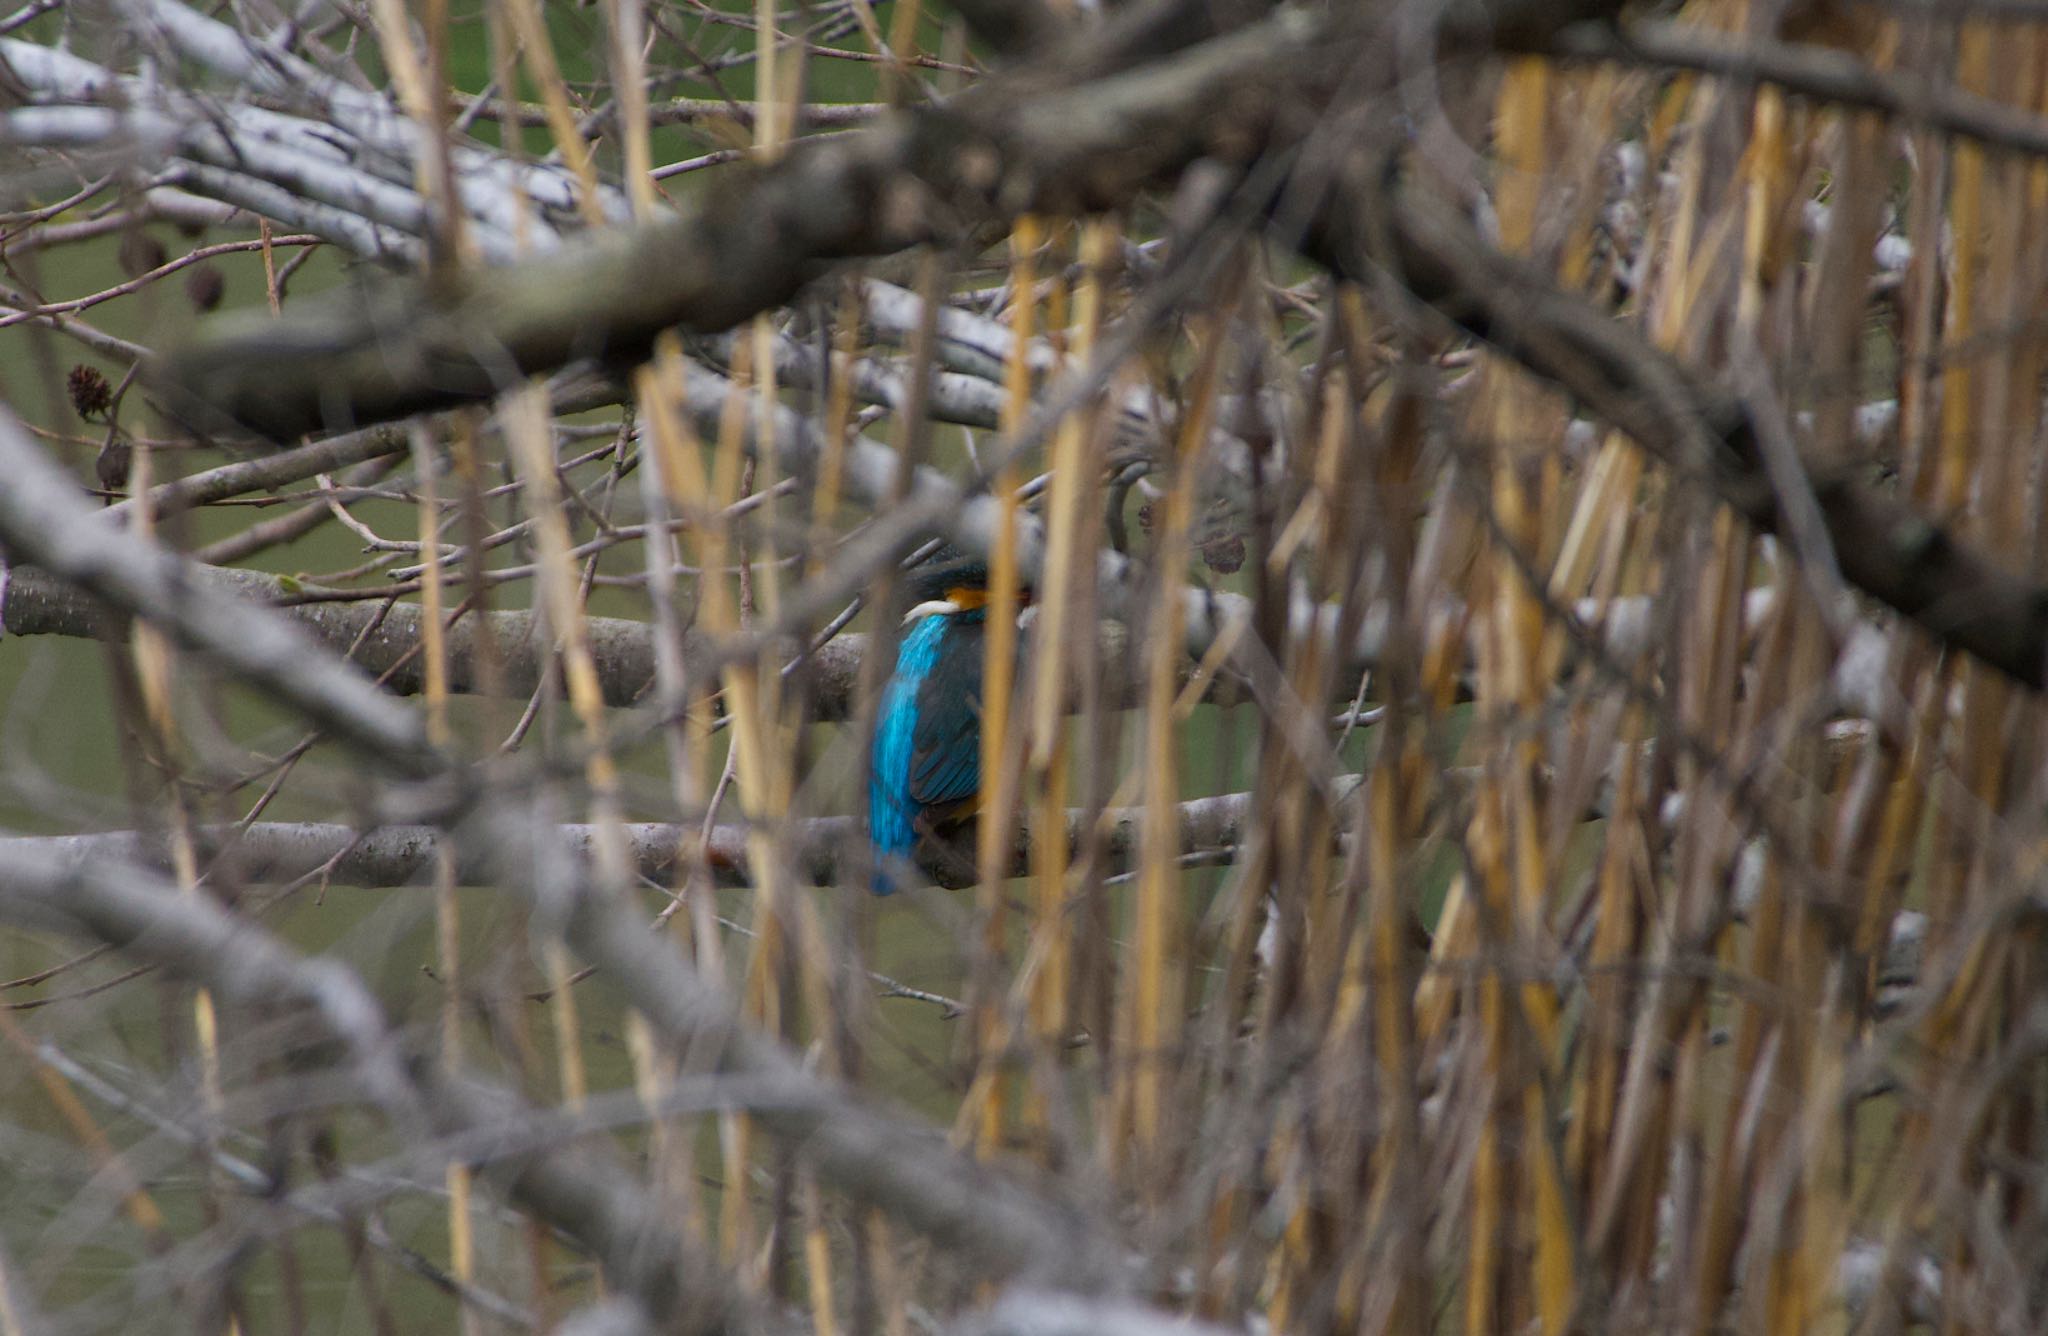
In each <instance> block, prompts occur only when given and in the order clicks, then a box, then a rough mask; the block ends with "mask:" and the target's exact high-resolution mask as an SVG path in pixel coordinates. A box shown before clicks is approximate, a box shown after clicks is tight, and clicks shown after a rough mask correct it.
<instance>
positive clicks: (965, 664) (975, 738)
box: [868, 548, 988, 895]
mask: <svg viewBox="0 0 2048 1336" xmlns="http://www.w3.org/2000/svg"><path fill="white" fill-rule="evenodd" d="M910 588H911V592H912V593H913V595H914V596H915V597H916V599H917V602H916V603H915V604H914V605H913V606H912V607H911V609H910V611H909V612H908V613H907V614H905V616H904V618H903V639H902V642H901V644H900V645H899V646H898V647H897V650H896V669H895V671H894V672H893V673H892V674H891V675H890V677H889V681H888V683H887V685H885V686H884V687H883V688H882V699H881V704H880V707H879V708H878V709H877V711H876V714H875V745H874V750H873V752H872V753H871V756H870V760H869V764H868V838H869V841H870V843H871V844H872V845H873V850H872V852H873V854H874V860H875V874H874V880H873V882H872V887H873V889H874V891H875V892H876V893H877V894H879V895H887V894H888V893H889V892H891V891H893V890H895V889H896V882H895V879H894V876H893V875H892V874H893V872H894V871H895V870H897V869H900V868H901V867H902V865H903V863H904V861H906V860H908V859H909V858H910V857H911V855H912V854H913V853H915V852H916V850H917V843H918V840H919V838H920V837H921V836H922V835H924V834H925V833H926V832H928V831H936V830H941V829H943V828H945V827H946V826H950V825H953V824H956V823H958V822H960V821H963V820H965V819H967V818H968V817H971V816H973V815H974V813H975V809H976V805H977V802H978V800H979V798H980V794H981V673H982V653H983V645H984V642H985V640H986V637H987V631H988V623H987V618H988V568H987V566H986V565H984V564H983V563H982V562H981V560H980V559H979V558H975V557H969V556H966V555H964V554H962V553H959V552H958V551H956V550H953V549H950V548H949V549H944V550H942V551H941V552H940V553H939V554H938V555H937V556H935V557H933V558H932V559H931V560H929V561H927V562H924V563H923V564H921V565H919V566H918V567H917V568H916V569H915V570H913V571H912V572H911V574H910Z"/></svg>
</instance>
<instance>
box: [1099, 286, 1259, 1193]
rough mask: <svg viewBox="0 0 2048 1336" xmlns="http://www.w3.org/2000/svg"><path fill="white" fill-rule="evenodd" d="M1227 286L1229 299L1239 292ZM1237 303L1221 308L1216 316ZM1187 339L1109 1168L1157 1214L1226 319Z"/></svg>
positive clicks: (1182, 954) (1180, 1005) (1165, 518)
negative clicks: (1186, 741) (1200, 507)
mask: <svg viewBox="0 0 2048 1336" xmlns="http://www.w3.org/2000/svg"><path fill="white" fill-rule="evenodd" d="M1228 287H1229V288H1230V290H1231V291H1233V292H1234V291H1235V289H1236V284H1235V283H1234V282H1233V283H1231V284H1229V285H1228ZM1234 305H1235V302H1234V301H1228V302H1219V309H1222V310H1225V311H1227V310H1230V309H1231V308H1232V307H1234ZM1194 343H1195V357H1196V364H1195V372H1194V378H1193V380H1192V382H1191V385H1190V388H1189V397H1188V402H1187V404H1186V405H1185V407H1184V409H1183V417H1182V420H1181V424H1180V428H1179V430H1178V431H1177V432H1176V434H1175V441H1174V456H1173V468H1172V477H1171V480H1170V484H1169V487H1168V489H1167V494H1166V502H1165V506H1164V507H1163V509H1164V514H1163V515H1162V516H1160V517H1159V519H1158V520H1157V521H1156V522H1155V528H1154V557H1155V561H1156V567H1157V571H1158V587H1157V590H1156V598H1155V601H1154V604H1153V607H1152V609H1151V613H1150V622H1149V627H1150V630H1149V634H1148V637H1147V642H1148V655H1147V667H1146V685H1145V740H1144V758H1145V771H1144V775H1143V792H1144V802H1145V816H1144V823H1143V831H1142V835H1141V839H1142V841H1143V849H1144V854H1143V863H1142V866H1141V868H1140V871H1139V875H1138V887H1137V897H1136V900H1135V902H1134V903H1133V905H1132V909H1131V919H1132V922H1131V941H1130V945H1129V947H1128V949H1127V951H1126V956H1127V964H1126V966H1125V970H1124V974H1125V980H1126V982H1125V986H1124V991H1123V994H1122V997H1121V1011H1122V1014H1121V1016H1120V1017H1119V1020H1118V1034H1119V1035H1120V1036H1121V1037H1122V1042H1121V1045H1120V1051H1121V1061H1122V1066H1121V1068H1120V1069H1119V1071H1118V1073H1117V1075H1118V1077H1119V1078H1120V1079H1121V1080H1123V1081H1124V1082H1126V1083H1127V1091H1128V1093H1127V1094H1125V1095H1123V1096H1122V1097H1121V1098H1120V1099H1119V1101H1118V1102H1119V1104H1120V1105H1121V1106H1122V1108H1123V1110H1124V1111H1125V1116H1126V1117H1127V1118H1128V1120H1129V1121H1128V1124H1127V1131H1125V1132H1124V1133H1123V1136H1124V1137H1127V1138H1128V1139H1127V1140H1121V1139H1120V1143H1119V1153H1118V1155H1117V1160H1116V1162H1117V1164H1118V1167H1119V1169H1120V1170H1121V1172H1122V1173H1123V1175H1124V1177H1125V1179H1126V1181H1127V1182H1130V1183H1132V1184H1133V1186H1134V1187H1135V1188H1136V1189H1137V1191H1138V1195H1139V1197H1140V1199H1141V1200H1146V1201H1149V1202H1150V1203H1151V1204H1152V1205H1154V1206H1155V1207H1157V1206H1158V1205H1160V1204H1162V1203H1163V1201H1164V1198H1165V1189H1166V1187H1167V1185H1168V1184H1169V1183H1170V1181H1171V1169H1172V1166H1171V1163H1170V1161H1169V1160H1168V1158H1167V1157H1168V1155H1169V1154H1170V1153H1171V1149H1172V1147H1173V1139H1174V1137H1175V1135H1176V1134H1177V1133H1178V1132H1179V1131H1180V1130H1181V1128H1182V1127H1183V1126H1184V1122H1183V1120H1182V1118H1181V1116H1180V1114H1179V1112H1178V1111H1177V1110H1175V1109H1174V1108H1172V1107H1171V1106H1170V1104H1169V1102H1168V1091H1169V1089H1170V1087H1171V1086H1172V1084H1173V1075H1174V1072H1173V1067H1172V1064H1173V1062H1174V1061H1175V1060H1176V1059H1177V1058H1179V1057H1180V1056H1181V1055H1180V1054H1179V1052H1178V1048H1179V1042H1180V1038H1181V1035H1182V1034H1183V1032H1184V1027H1185V1025H1186V1009H1187V1000H1186V999H1187V991H1186V990H1187V981H1186V970H1187V938H1186V934H1187V926H1186V912H1185V909H1184V907H1183V905H1182V903H1181V896H1182V879H1181V876H1180V870H1179V857H1180V848H1179V825H1178V822H1177V821H1176V820H1175V817H1174V805H1175V804H1176V803H1177V802H1178V801H1179V799H1180V771H1181V766H1180V750H1179V748H1180V743H1179V729H1178V727H1177V721H1176V720H1175V718H1174V709H1173V707H1174V702H1175V700H1176V699H1177V697H1178V695H1179V691H1180V683H1179V676H1178V672H1177V668H1178V665H1179V661H1180V656H1181V654H1182V649H1181V646H1182V644H1183V642H1184V638H1185V637H1184V632H1183V624H1182V615H1183V608H1184V606H1185V605H1184V604H1183V602H1182V600H1181V589H1182V586H1183V584H1184V581H1185V578H1186V576H1185V571H1186V566H1187V561H1188V558H1189V556H1190V550H1191V549H1190V540H1189V534H1190V530H1191V528H1192V525H1193V521H1194V504H1195V487H1196V483H1197V466H1198V463H1199V461H1200V458H1201V454H1202V447H1203V445H1204V444H1205V443H1206V442H1207V440H1208V436H1209V428H1210V424H1211V423H1212V421H1213V420H1214V417H1213V415H1214V412H1215V405H1216V396H1217V394H1218V393H1219V391H1220V389H1221V378H1222V368H1223V355H1224V351H1225V347H1226V345H1227V343H1228V330H1227V329H1226V328H1225V327H1224V322H1223V320H1221V319H1213V318H1210V319H1203V320H1200V321H1197V323H1196V330H1195V333H1194Z"/></svg>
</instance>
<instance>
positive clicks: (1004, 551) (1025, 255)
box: [972, 216, 1046, 1154]
mask: <svg viewBox="0 0 2048 1336" xmlns="http://www.w3.org/2000/svg"><path fill="white" fill-rule="evenodd" d="M1045 241H1046V227H1045V225H1044V223H1043V221H1042V220H1040V219H1038V218H1035V217H1031V216H1026V217H1024V218H1020V219H1019V220H1018V221H1017V225H1016V226H1015V227H1014V228H1013V229H1012V230H1011V233H1010V274H1009V282H1010V313H1009V322H1010V337H1011V346H1010V355H1009V357H1008V359H1007V360H1006V362H1005V364H1004V366H1003V410H1002V419H1001V428H1002V431H1003V433H1004V435H1006V436H1009V435H1014V434H1016V433H1017V432H1018V431H1020V430H1021V429H1022V427H1023V425H1024V422H1025V420H1026V418H1027V417H1028V416H1029V414H1030V411H1031V401H1032V390H1033V386H1032V379H1033V376H1032V370H1031V365H1030V359H1029V352H1030V349H1031V346H1032V343H1033V341H1034V340H1035V339H1036V338H1037V331H1038V319H1039V317H1038V301H1039V292H1038V286H1039V284H1038V258H1039V256H1038V252H1039V250H1040V248H1041V247H1042V246H1043V245H1044V244H1045ZM1019 481H1020V478H1019V477H1018V470H1017V463H1016V461H1015V460H1014V459H1006V460H1005V461H1004V463H1003V466H1002V467H1001V468H1000V469H999V470H998V471H997V473H996V476H995V478H994V480H993V481H992V483H991V484H990V490H991V491H992V493H993V494H994V496H995V498H996V502H997V505H998V506H999V507H1000V511H999V516H998V519H997V522H996V540H995V544H994V546H993V547H992V548H991V550H990V552H989V559H988V605H987V611H986V613H985V614H984V615H985V618H986V622H985V630H984V632H983V636H984V639H983V657H982V677H981V742H980V745H981V793H980V796H979V798H978V800H977V804H978V809H979V811H980V819H979V821H978V822H977V824H976V830H975V864H976V867H977V868H978V870H979V876H978V880H979V882H980V890H979V892H978V893H977V896H976V901H975V913H976V916H977V917H978V919H979V920H980V926H981V941H980V943H979V946H978V953H977V955H976V964H975V973H976V978H975V980H974V998H975V1002H974V1006H975V1017H974V1038H975V1044H976V1053H975V1068H976V1071H975V1084H976V1085H977V1086H979V1087H981V1089H982V1092H983V1097H982V1100H981V1104H980V1108H979V1110H978V1114H977V1116H976V1121H975V1125H974V1130H973V1133H972V1137H973V1144H974V1146H975V1148H976V1149H977V1150H978V1151H979V1152H980V1153H982V1154H993V1153H995V1152H996V1150H997V1149H998V1148H1000V1147H1001V1146H1002V1144H1003V1141H1004V1139H1005V1137H1006V1136H1007V1135H1008V1128H1009V1126H1010V1119H1011V1109H1010V1099H1011V1095H1012V1091H1011V1089H1010V1086H1011V1082H1010V1081H1009V1080H1008V1079H1007V1078H1006V1076H1005V1074H1004V1068H1005V1066H1006V1064H1007V1062H1008V1057H1007V1054H1006V1053H1005V1051H1004V1050H1005V1048H1006V1047H1007V1029H1008V1026H1007V1024H1006V1022H1005V1021H1004V1018H1003V1016H1002V1014H1001V1013H1002V1010H1003V1004H1002V998H1003V994H1004V989H1003V988H1002V986H1001V984H1000V982H999V979H1000V971H999V966H998V962H999V961H1001V960H1002V959H1003V958H1004V957H1005V955H1006V954H1007V953H1008V945H1009V943H1008V911H1007V903H1006V895H1005V889H1004V888H1005V886H1006V882H1005V880H1004V877H1003V869H1004V868H1005V867H1006V866H1007V865H1008V861H1009V847H1010V846H1009V835H1010V831H1011V830H1012V828H1013V827H1012V824H1011V822H1012V817H1011V812H1012V809H1013V808H1014V807H1015V805H1016V801H1017V795H1018V792H1019V779H1020V778H1021V776H1020V775H1019V774H1018V773H1017V772H1016V770H1015V769H1014V766H1015V765H1016V764H1017V763H1018V762H1019V761H1021V759H1022V758H1021V756H1018V755H1017V752H1016V749H1015V748H1013V747H1012V746H1011V742H1012V739H1011V735H1010V719H1011V713H1012V711H1011V706H1012V690H1013V687H1014V679H1015V675H1016V658H1017V612H1018V609H1019V607H1020V606H1021V604H1020V600H1019V595H1018V581H1017V484H1018V483H1019Z"/></svg>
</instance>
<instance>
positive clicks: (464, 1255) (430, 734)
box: [411, 425, 481, 1336]
mask: <svg viewBox="0 0 2048 1336" xmlns="http://www.w3.org/2000/svg"><path fill="white" fill-rule="evenodd" d="M411 438H412V457H413V468H414V470H415V472H416V473H417V474H418V476H419V484H418V486H419V505H418V512H419V528H418V532H419V541H420V550H421V553H422V554H423V556H424V558H425V561H426V567H427V577H426V584H425V585H424V586H423V587H422V589H421V591H420V654H421V656H422V658H423V659H424V660H425V664H426V670H425V671H426V679H425V688H424V690H423V691H422V692H421V693H420V694H421V705H422V707H423V709H424V712H425V714H426V720H427V738H428V740H429V741H430V742H432V743H433V744H434V745H435V746H438V747H447V746H449V745H451V744H452V743H453V741H454V737H453V734H452V733H451V731H450V729H449V727H448V646H447V637H446V635H445V634H444V633H443V629H442V628H443V623H444V620H445V618H446V617H447V609H446V607H445V606H444V599H443V597H442V584H441V497H440V487H439V483H440V466H439V463H438V461H437V460H436V459H435V458H434V442H433V439H432V437H431V436H430V435H428V433H427V431H426V429H425V427H424V426H420V425H416V426H415V427H414V428H413V430H412V432H411ZM434 972H435V974H436V975H437V976H438V977H439V981H440V984H441V1008H440V1022H441V1051H440V1061H441V1063H442V1065H443V1067H444V1068H445V1069H446V1070H447V1071H448V1072H450V1073H451V1074H453V1073H454V1072H456V1071H458V1070H459V1069H460V1068H461V1065H462V1049H463V1044H462V979H463V968H462V913H461V906H460V904H459V902H458V901H457V900H456V897H455V850H454V847H453V846H452V845H449V844H446V843H443V844H442V845H441V846H439V848H438V849H437V852H436V856H435V859H434ZM442 1178H443V1181H444V1183H445V1184H446V1186H447V1190H448V1270H449V1272H450V1274H452V1275H453V1276H454V1277H455V1278H456V1279H457V1280H459V1281H461V1282H462V1283H463V1284H464V1285H468V1284H470V1283H472V1282H473V1281H474V1280H475V1279H476V1234H475V1229H474V1220H473V1218H472V1215H471V1205H470V1185H471V1175H470V1170H469V1166H468V1165H467V1164H465V1163H463V1162H461V1161H459V1160H451V1161H449V1163H448V1167H447V1169H446V1170H445V1171H444V1172H443V1175H442ZM457 1314H458V1319H459V1321H460V1324H461V1328H462V1331H463V1336H476V1333H477V1332H478V1331H480V1330H481V1327H480V1325H479V1323H480V1318H479V1316H478V1314H477V1312H476V1310H475V1309H474V1307H473V1306H472V1305H471V1304H470V1303H469V1302H467V1300H466V1299H463V1298H460V1297H458V1300H457Z"/></svg>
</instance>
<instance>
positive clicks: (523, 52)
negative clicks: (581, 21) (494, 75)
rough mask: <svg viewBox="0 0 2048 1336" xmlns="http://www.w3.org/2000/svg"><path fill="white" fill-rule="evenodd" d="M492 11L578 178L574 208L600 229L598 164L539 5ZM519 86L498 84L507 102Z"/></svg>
mask: <svg viewBox="0 0 2048 1336" xmlns="http://www.w3.org/2000/svg"><path fill="white" fill-rule="evenodd" d="M491 9H492V11H493V12H495V13H499V14H501V15H502V16H503V18H504V20H505V23H506V26H507V27H508V28H509V30H510V31H511V33H512V36H513V39H514V43H515V45H516V47H517V54H518V56H519V57H523V58H524V60H523V63H524V64H525V66H526V73H527V76H528V77H529V78H531V79H532V80H533V82H534V84H535V86H536V87H537V88H538V89H539V91H540V99H541V106H542V107H543V108H545V109H546V111H547V121H548V134H549V135H550V136H551V137H552V138H553V139H554V141H555V149H556V151H557V152H559V153H560V154H561V155H562V161H563V162H564V163H566V164H567V165H568V168H569V171H570V172H571V173H572V174H573V175H574V176H575V178H576V185H577V192H576V203H577V207H578V209H579V210H580V211H581V212H582V214H583V218H584V221H585V222H587V223H589V224H590V225H591V226H592V227H602V226H603V225H604V221H605V219H604V206H603V205H602V204H601V203H600V202H599V199H598V191H597V164H596V162H595V161H594V160H593V159H592V158H591V156H590V145H589V143H588V142H586V141H585V139H584V138H583V132H582V131H581V130H580V129H578V128H577V125H576V113H575V110H574V108H572V107H571V106H570V105H569V88H568V85H567V84H566V83H564V82H563V80H562V67H561V66H560V64H558V63H557V62H556V60H555V44H554V42H553V41H551V40H550V39H549V37H548V30H547V25H546V24H545V23H544V22H542V20H541V13H540V4H539V0H492V5H491ZM517 87H518V85H517V84H516V83H513V82H510V81H507V82H505V83H503V84H501V85H500V89H501V91H502V93H503V94H504V96H506V97H508V98H509V97H511V96H513V93H514V90H515V89H516V88H517ZM508 137H510V138H516V137H517V136H516V135H514V136H508Z"/></svg>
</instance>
